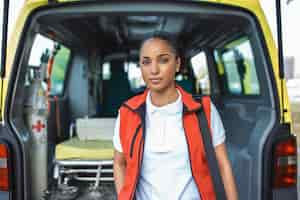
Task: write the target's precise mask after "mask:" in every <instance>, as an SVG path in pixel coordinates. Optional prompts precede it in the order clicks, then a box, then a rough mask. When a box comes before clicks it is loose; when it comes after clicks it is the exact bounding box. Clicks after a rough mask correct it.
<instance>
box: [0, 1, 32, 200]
mask: <svg viewBox="0 0 300 200" xmlns="http://www.w3.org/2000/svg"><path fill="white" fill-rule="evenodd" d="M8 11H9V0H1V1H0V22H1V23H0V26H1V27H0V42H1V48H0V56H1V57H0V84H1V85H0V113H1V115H0V199H1V200H11V199H14V200H21V199H24V200H25V199H27V198H26V195H25V192H24V191H25V190H26V189H25V188H26V184H24V183H25V178H24V171H23V170H25V169H24V167H23V166H24V165H23V164H22V163H23V162H22V160H23V159H22V150H21V145H20V142H19V141H18V139H17V137H16V135H15V134H13V131H12V128H11V127H10V126H9V122H8V120H7V115H8V113H6V112H7V110H8V109H6V108H5V104H4V99H5V97H6V93H5V92H6V91H7V89H6V88H7V83H8V81H7V80H6V74H5V63H6V49H7V33H8Z"/></svg>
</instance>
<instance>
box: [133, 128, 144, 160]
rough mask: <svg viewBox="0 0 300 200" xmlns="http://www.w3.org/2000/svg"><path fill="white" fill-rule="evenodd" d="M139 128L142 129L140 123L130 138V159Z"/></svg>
mask: <svg viewBox="0 0 300 200" xmlns="http://www.w3.org/2000/svg"><path fill="white" fill-rule="evenodd" d="M141 127H142V123H140V124H139V125H138V127H137V128H136V130H135V133H134V135H133V138H132V141H131V145H130V158H132V154H133V148H134V143H135V140H136V137H137V135H138V133H139V130H140V128H141Z"/></svg>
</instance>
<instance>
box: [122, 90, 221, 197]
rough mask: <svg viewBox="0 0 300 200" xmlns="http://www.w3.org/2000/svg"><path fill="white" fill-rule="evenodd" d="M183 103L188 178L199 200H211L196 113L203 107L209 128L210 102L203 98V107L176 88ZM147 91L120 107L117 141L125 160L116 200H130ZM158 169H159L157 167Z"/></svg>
mask: <svg viewBox="0 0 300 200" xmlns="http://www.w3.org/2000/svg"><path fill="white" fill-rule="evenodd" d="M176 87H177V89H178V90H179V91H180V93H181V96H182V102H183V118H182V120H183V127H184V130H185V135H186V140H187V143H188V150H189V158H190V166H191V171H192V176H193V178H194V181H195V183H196V185H197V187H198V191H199V194H200V196H201V200H215V199H216V195H215V190H214V186H213V180H212V177H211V172H210V170H209V167H208V163H207V159H206V155H205V149H204V144H203V140H202V135H201V132H200V128H199V121H198V117H197V111H199V109H201V107H202V106H203V108H204V111H205V114H206V117H207V121H208V124H209V127H210V98H209V97H203V100H202V102H203V105H202V104H200V103H199V102H196V101H195V100H194V99H193V97H192V95H190V94H189V93H187V92H185V91H184V90H183V89H182V88H181V87H179V86H176ZM147 93H148V90H146V91H145V92H144V93H143V94H140V95H138V96H135V97H133V98H131V99H129V100H128V101H127V102H126V103H124V104H123V105H122V106H121V108H120V140H121V145H122V149H123V153H124V155H125V159H126V164H127V166H126V171H125V181H124V185H123V187H122V188H121V191H120V193H119V194H118V199H119V200H132V199H134V195H135V191H136V187H137V183H138V179H139V176H140V170H141V165H142V160H143V151H144V143H145V131H144V130H145V112H146V97H147ZM157 167H159V166H157Z"/></svg>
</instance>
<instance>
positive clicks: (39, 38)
mask: <svg viewBox="0 0 300 200" xmlns="http://www.w3.org/2000/svg"><path fill="white" fill-rule="evenodd" d="M70 55H71V51H70V49H68V48H66V47H65V46H63V45H61V44H59V43H57V42H55V41H53V40H51V39H49V38H47V37H45V36H43V35H40V34H37V35H36V38H35V40H34V43H33V47H32V50H31V53H30V57H29V76H27V83H29V84H30V79H32V77H34V76H35V74H36V73H37V72H39V73H38V74H39V76H41V77H40V79H41V80H42V83H43V87H44V89H45V90H49V93H50V94H51V95H61V94H62V93H63V85H64V80H65V75H66V69H67V65H68V63H69V60H70Z"/></svg>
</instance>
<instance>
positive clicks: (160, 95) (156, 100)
mask: <svg viewBox="0 0 300 200" xmlns="http://www.w3.org/2000/svg"><path fill="white" fill-rule="evenodd" d="M178 96H179V94H178V92H177V89H176V87H175V86H174V87H171V88H168V89H167V90H165V91H162V92H155V91H151V94H150V97H151V103H152V104H153V105H155V106H164V105H167V104H170V103H173V102H175V101H176V100H177V98H178Z"/></svg>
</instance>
